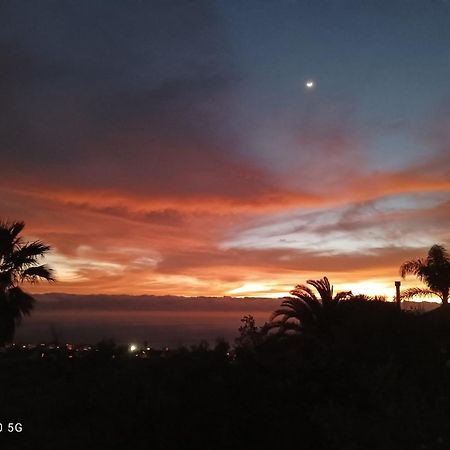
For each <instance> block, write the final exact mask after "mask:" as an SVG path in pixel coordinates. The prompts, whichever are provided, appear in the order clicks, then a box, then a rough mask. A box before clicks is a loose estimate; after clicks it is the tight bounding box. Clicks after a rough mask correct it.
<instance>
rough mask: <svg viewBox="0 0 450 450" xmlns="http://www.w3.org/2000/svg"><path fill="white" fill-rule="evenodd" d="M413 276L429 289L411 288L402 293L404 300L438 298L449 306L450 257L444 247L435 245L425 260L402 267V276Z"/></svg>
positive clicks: (406, 263) (408, 263) (418, 260)
mask: <svg viewBox="0 0 450 450" xmlns="http://www.w3.org/2000/svg"><path fill="white" fill-rule="evenodd" d="M408 274H411V275H415V276H416V277H417V278H419V280H420V281H422V282H423V283H425V285H426V286H427V287H428V289H423V288H411V289H406V290H405V291H404V292H403V293H402V299H410V298H412V297H417V296H420V297H426V296H437V297H439V298H440V299H441V300H442V304H444V305H447V304H448V295H449V289H450V257H449V255H448V252H447V250H446V249H445V248H444V247H443V246H442V245H433V246H432V247H431V248H430V250H429V251H428V255H427V257H426V258H425V259H417V260H410V261H406V262H404V263H403V264H402V265H401V266H400V275H401V276H402V277H403V278H405V277H406V275H408Z"/></svg>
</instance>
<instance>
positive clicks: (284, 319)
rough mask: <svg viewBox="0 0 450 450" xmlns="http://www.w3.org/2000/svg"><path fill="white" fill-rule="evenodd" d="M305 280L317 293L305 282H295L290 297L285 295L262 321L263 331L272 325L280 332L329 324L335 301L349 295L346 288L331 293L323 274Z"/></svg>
mask: <svg viewBox="0 0 450 450" xmlns="http://www.w3.org/2000/svg"><path fill="white" fill-rule="evenodd" d="M306 283H307V284H309V285H311V286H313V287H314V288H315V289H316V291H317V292H318V294H319V297H317V296H316V294H315V293H314V292H313V291H312V290H311V289H310V288H309V287H308V286H306V285H304V284H299V285H297V286H296V287H295V289H293V290H292V291H291V292H290V293H291V295H293V296H294V297H285V298H284V300H283V302H282V303H281V307H280V308H279V309H277V310H275V311H274V312H273V314H272V316H271V318H270V322H269V323H268V324H267V325H266V330H267V331H268V330H270V329H273V328H276V329H278V330H279V332H280V333H286V332H289V331H291V332H294V333H299V332H303V331H309V330H320V329H322V330H323V329H325V328H326V327H327V326H328V325H329V324H330V320H332V318H333V317H334V315H335V312H336V308H337V305H338V304H339V302H340V301H341V300H348V299H350V298H351V297H352V293H351V292H350V291H348V292H338V293H337V294H336V295H335V296H333V286H331V285H330V282H329V281H328V278H327V277H324V278H322V279H320V280H308V281H307V282H306Z"/></svg>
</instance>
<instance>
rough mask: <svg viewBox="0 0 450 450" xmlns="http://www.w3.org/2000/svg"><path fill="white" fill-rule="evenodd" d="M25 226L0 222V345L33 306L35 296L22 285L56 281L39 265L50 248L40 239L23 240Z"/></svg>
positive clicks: (12, 333) (49, 271)
mask: <svg viewBox="0 0 450 450" xmlns="http://www.w3.org/2000/svg"><path fill="white" fill-rule="evenodd" d="M24 227H25V223H24V222H13V223H8V222H0V345H3V344H5V343H6V342H10V341H11V340H12V339H13V338H14V333H15V330H16V327H17V326H18V325H19V324H20V322H21V320H22V318H23V317H24V316H25V315H29V314H30V312H31V310H32V309H33V305H34V298H33V297H32V296H31V295H29V294H27V293H26V292H24V291H23V290H22V289H21V287H20V285H21V284H22V283H24V282H31V283H35V282H37V281H39V280H42V279H43V280H47V281H53V277H52V271H51V269H49V268H48V267H47V266H45V265H41V264H39V261H40V259H41V258H42V257H43V256H45V254H46V253H47V252H48V251H49V250H50V247H49V246H48V245H45V244H43V243H42V242H41V241H34V242H24V241H23V239H22V238H21V237H20V236H19V234H20V233H21V232H22V230H23V229H24Z"/></svg>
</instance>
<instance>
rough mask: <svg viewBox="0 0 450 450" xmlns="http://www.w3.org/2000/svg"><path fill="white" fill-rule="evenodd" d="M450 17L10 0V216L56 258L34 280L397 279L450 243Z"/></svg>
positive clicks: (111, 290)
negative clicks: (52, 275)
mask: <svg viewBox="0 0 450 450" xmlns="http://www.w3.org/2000/svg"><path fill="white" fill-rule="evenodd" d="M449 23H450V2H449V1H446V0H397V1H392V0H390V1H382V0H377V1H370V0H364V1H361V0H358V1H356V0H355V1H353V0H352V1H350V0H339V1H338V0H327V1H325V0H314V1H312V0H311V1H300V0H298V1H295V0H278V1H265V0H259V1H252V0H246V1H238V0H236V1H235V0H209V1H201V0H198V1H187V0H183V1H177V0H168V1H162V0H161V1H139V0H134V1H133V0H130V1H123V0H121V1H118V0H108V1H106V0H96V1H95V2H92V1H87V0H79V1H72V0H62V1H61V0H57V1H56V0H54V1H47V0H42V1H39V2H35V1H25V0H15V1H13V0H1V1H0V99H1V101H0V156H1V165H0V216H1V217H2V218H3V219H9V220H23V221H25V222H26V224H27V227H26V229H25V235H26V237H27V238H28V239H41V240H43V241H44V242H46V243H48V244H50V245H51V246H52V252H51V254H50V255H49V257H48V258H47V263H48V264H49V265H50V266H52V267H53V268H54V269H55V272H56V277H57V279H58V281H57V283H55V284H52V285H51V286H49V285H47V284H41V285H36V286H33V287H32V291H34V292H49V291H57V292H66V293H74V294H99V293H105V294H155V295H165V294H170V295H186V296H199V295H208V296H210V295H212V296H228V295H231V296H279V295H285V294H286V293H287V292H288V291H289V290H290V289H292V288H293V286H294V285H295V284H298V283H303V282H304V281H305V280H307V279H311V278H314V279H316V278H321V277H322V276H324V275H327V276H328V277H329V278H330V280H331V282H332V283H334V284H335V285H336V286H337V287H338V288H342V289H352V290H353V291H354V292H355V293H359V292H364V293H368V294H381V295H383V294H385V295H388V296H392V295H393V294H394V289H393V282H394V280H396V279H398V278H399V275H398V267H399V265H400V264H401V263H402V262H403V261H404V260H406V259H409V258H417V257H421V256H424V255H425V254H426V251H427V249H428V248H429V247H430V246H431V245H433V244H435V243H440V244H443V245H446V246H449V244H450V227H449V225H450V164H449V163H450V126H449V125H450V45H449V43H450V27H449V26H448V25H449ZM308 80H314V87H313V88H312V89H308V88H306V85H305V83H306V82H307V81H308ZM408 283H413V284H414V281H413V280H410V281H409V282H408ZM408 283H406V285H408Z"/></svg>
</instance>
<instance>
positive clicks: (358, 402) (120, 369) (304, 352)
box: [0, 310, 450, 450]
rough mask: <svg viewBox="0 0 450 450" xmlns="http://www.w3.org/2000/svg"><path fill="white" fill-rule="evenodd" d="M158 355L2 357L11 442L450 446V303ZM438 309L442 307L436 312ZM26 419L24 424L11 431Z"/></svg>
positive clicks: (1, 413) (185, 449) (49, 445)
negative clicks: (422, 314)
mask: <svg viewBox="0 0 450 450" xmlns="http://www.w3.org/2000/svg"><path fill="white" fill-rule="evenodd" d="M444 316H445V314H444V315H442V314H441V315H440V316H436V315H435V317H434V318H433V317H431V318H429V319H426V320H425V319H423V318H418V317H415V316H413V315H411V314H409V315H408V314H407V315H405V314H402V315H398V314H395V313H393V312H392V310H389V311H388V312H387V313H386V311H384V312H383V311H382V312H381V313H380V312H377V311H375V312H374V313H371V314H370V315H365V316H364V317H365V319H364V318H363V319H361V317H359V320H354V319H355V317H353V316H352V313H351V312H350V313H349V314H348V321H347V323H346V324H345V326H339V327H337V328H334V329H333V330H331V331H330V333H329V334H328V335H327V336H325V337H323V336H322V337H320V338H314V339H308V340H305V339H303V340H301V339H296V338H291V339H278V338H272V339H268V340H266V341H265V342H264V343H262V344H261V343H249V342H247V343H246V344H245V345H241V347H240V348H238V349H237V354H236V357H235V358H233V357H230V356H227V348H226V346H225V345H224V344H223V343H222V344H219V345H217V346H216V348H215V349H214V348H212V349H207V348H206V347H205V346H198V347H196V348H194V349H190V350H189V351H188V350H186V349H184V350H179V351H173V352H168V353H163V354H162V355H160V354H158V353H155V355H154V356H152V357H150V358H148V359H137V358H133V357H130V356H126V355H122V356H120V355H119V357H117V358H116V359H111V357H110V353H109V352H110V350H108V349H106V350H105V349H104V350H103V351H100V352H97V353H95V354H93V355H91V356H89V357H86V358H82V359H67V358H60V359H58V358H55V359H51V358H47V359H42V360H40V359H28V358H24V357H14V355H9V356H5V355H3V356H2V357H1V358H0V421H1V422H2V423H3V427H4V429H3V432H2V433H0V439H1V440H2V441H3V442H4V444H5V445H4V446H2V448H5V449H6V448H11V449H14V450H16V449H17V450H21V449H46V450H51V449H56V448H58V449H109V448H111V449H115V448H121V449H122V448H123V449H128V448H129V449H156V450H163V449H164V450H166V449H167V450H172V449H177V450H178V449H180V450H191V449H192V450H202V449H208V450H221V449H229V450H240V449H242V450H244V449H245V450H252V449H265V448H289V447H290V448H296V449H315V450H320V449H324V450H325V449H327V450H330V449H346V450H353V449H354V450H356V449H364V450H365V449H368V450H369V449H408V450H411V449H448V448H450V430H449V426H448V424H449V419H450V367H449V364H450V363H449V359H450V358H449V352H448V349H449V346H448V342H449V340H448V337H447V331H446V330H448V329H449V326H448V325H449V324H450V321H449V320H448V317H447V316H448V315H447V316H445V317H444ZM436 317H437V318H436ZM7 422H20V423H21V424H22V425H23V431H22V432H21V433H7V432H6V431H5V426H6V423H7Z"/></svg>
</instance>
